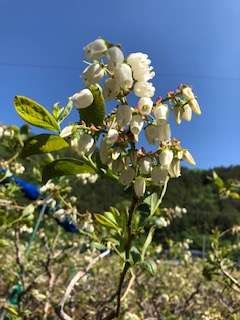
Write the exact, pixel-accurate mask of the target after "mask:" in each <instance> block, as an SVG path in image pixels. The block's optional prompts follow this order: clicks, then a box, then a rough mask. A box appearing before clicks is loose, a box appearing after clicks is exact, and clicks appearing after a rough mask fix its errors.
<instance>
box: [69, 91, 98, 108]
mask: <svg viewBox="0 0 240 320" xmlns="http://www.w3.org/2000/svg"><path fill="white" fill-rule="evenodd" d="M70 100H71V101H72V103H73V105H74V106H75V107H76V108H77V109H84V108H87V107H89V106H90V105H91V104H92V103H93V100H94V98H93V94H92V92H91V91H90V90H89V89H83V90H81V91H80V92H78V93H75V94H74V95H73V96H72V97H71V98H70Z"/></svg>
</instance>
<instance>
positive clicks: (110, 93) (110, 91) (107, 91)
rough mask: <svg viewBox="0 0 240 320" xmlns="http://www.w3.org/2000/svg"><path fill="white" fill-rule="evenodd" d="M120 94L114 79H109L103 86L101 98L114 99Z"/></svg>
mask: <svg viewBox="0 0 240 320" xmlns="http://www.w3.org/2000/svg"><path fill="white" fill-rule="evenodd" d="M119 93H120V87H119V84H118V83H117V81H116V80H115V79H112V78H109V79H107V80H106V81H105V82H104V85H103V96H104V98H105V99H107V100H113V99H115V98H116V97H117V96H118V94H119Z"/></svg>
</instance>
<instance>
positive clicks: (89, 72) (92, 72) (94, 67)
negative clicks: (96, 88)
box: [82, 63, 105, 85]
mask: <svg viewBox="0 0 240 320" xmlns="http://www.w3.org/2000/svg"><path fill="white" fill-rule="evenodd" d="M104 73H105V71H104V68H103V67H102V66H101V65H100V64H99V63H92V64H90V65H89V66H87V68H86V69H85V70H84V71H83V73H82V79H83V80H84V81H85V82H86V84H87V85H89V84H94V83H97V82H99V81H100V80H101V79H102V78H103V77H104Z"/></svg>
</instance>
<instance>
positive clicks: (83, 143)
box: [71, 133, 94, 155]
mask: <svg viewBox="0 0 240 320" xmlns="http://www.w3.org/2000/svg"><path fill="white" fill-rule="evenodd" d="M71 145H72V146H73V147H74V149H75V150H76V152H77V153H78V154H80V155H82V154H85V153H88V152H89V151H90V150H91V149H92V147H93V145H94V139H93V137H92V136H91V135H90V134H87V133H83V134H81V135H80V137H79V139H78V138H75V139H73V140H72V143H71Z"/></svg>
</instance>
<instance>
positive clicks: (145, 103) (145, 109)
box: [138, 97, 153, 116]
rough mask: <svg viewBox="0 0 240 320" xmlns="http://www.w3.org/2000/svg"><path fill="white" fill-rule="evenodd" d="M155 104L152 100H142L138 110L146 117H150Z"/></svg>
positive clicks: (139, 102)
mask: <svg viewBox="0 0 240 320" xmlns="http://www.w3.org/2000/svg"><path fill="white" fill-rule="evenodd" d="M152 106H153V102H152V100H151V99H150V98H146V97H144V98H140V99H139V101H138V110H139V112H140V113H141V114H142V115H143V116H145V115H149V114H150V113H151V111H152Z"/></svg>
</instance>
